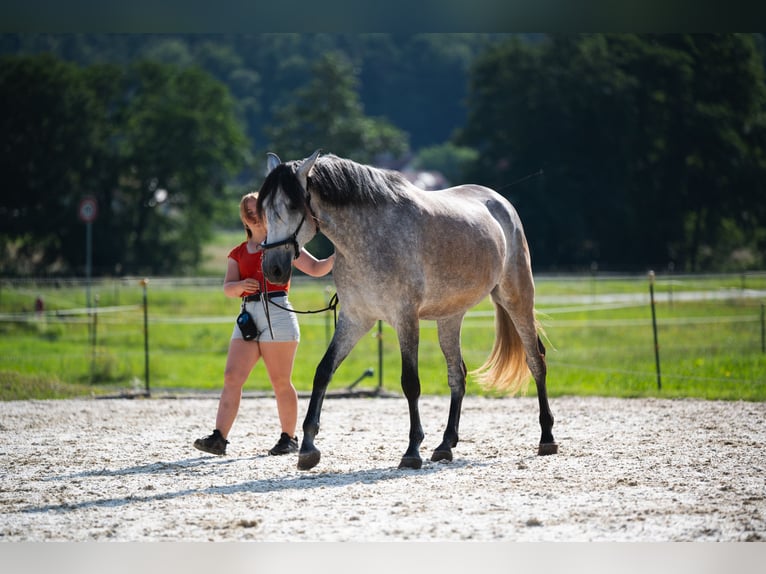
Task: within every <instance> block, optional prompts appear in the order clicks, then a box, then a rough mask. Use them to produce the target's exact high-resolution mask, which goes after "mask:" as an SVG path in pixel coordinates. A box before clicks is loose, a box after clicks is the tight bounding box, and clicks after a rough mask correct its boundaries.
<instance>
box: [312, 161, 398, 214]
mask: <svg viewBox="0 0 766 574" xmlns="http://www.w3.org/2000/svg"><path fill="white" fill-rule="evenodd" d="M406 183H407V180H406V179H405V178H404V176H403V175H402V174H401V173H399V172H397V171H392V170H388V169H381V168H377V167H372V166H369V165H363V164H360V163H356V162H354V161H351V160H349V159H344V158H340V157H338V156H335V155H332V154H330V155H325V156H321V157H320V158H319V159H317V161H316V163H315V164H314V169H313V170H312V171H311V175H310V176H309V179H308V185H309V189H311V190H312V191H316V192H317V193H319V197H321V198H322V200H323V201H326V202H327V203H330V204H333V205H380V204H383V203H390V202H398V201H399V200H400V199H401V198H402V196H403V191H404V189H405V187H406Z"/></svg>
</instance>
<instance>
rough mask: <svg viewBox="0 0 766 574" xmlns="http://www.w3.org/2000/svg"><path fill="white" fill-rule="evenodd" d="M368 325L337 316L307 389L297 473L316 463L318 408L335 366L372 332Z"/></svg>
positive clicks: (322, 401) (320, 405)
mask: <svg viewBox="0 0 766 574" xmlns="http://www.w3.org/2000/svg"><path fill="white" fill-rule="evenodd" d="M372 325H373V322H372V321H367V322H362V321H357V323H356V325H355V324H354V322H353V321H350V320H348V319H347V318H345V317H344V316H343V314H342V313H341V317H340V319H339V320H338V325H337V327H336V330H335V334H334V335H333V338H332V341H331V342H330V346H329V347H328V348H327V351H326V352H325V354H324V356H323V357H322V360H321V361H319V365H318V366H317V370H316V372H315V373H314V385H313V387H312V389H311V399H310V400H309V407H308V410H307V411H306V418H305V419H304V420H303V439H302V441H301V448H300V451H299V452H298V469H299V470H309V469H311V468H314V467H315V466H316V465H317V464H318V463H319V459H320V458H321V452H320V451H319V449H318V448H317V447H316V446H315V445H314V439H315V438H316V436H317V434H319V418H320V416H321V414H322V404H323V403H324V397H325V394H326V393H327V387H328V385H329V384H330V380H331V379H332V376H333V374H334V373H335V371H336V370H337V368H338V366H339V365H340V364H341V363H342V362H343V360H344V359H345V358H346V357H347V356H348V354H349V353H350V352H351V349H353V348H354V345H356V343H357V342H358V341H359V339H361V338H362V336H363V335H364V334H365V333H366V332H367V331H369V330H370V329H371V328H372Z"/></svg>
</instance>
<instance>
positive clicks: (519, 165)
mask: <svg viewBox="0 0 766 574" xmlns="http://www.w3.org/2000/svg"><path fill="white" fill-rule="evenodd" d="M470 94H471V95H470V99H469V119H468V122H467V124H466V126H465V128H464V130H462V132H461V134H460V135H459V137H458V138H457V142H458V143H460V144H462V145H468V146H471V147H475V148H476V149H478V150H479V151H480V157H479V160H478V161H477V162H476V164H475V166H474V168H473V176H474V177H475V178H477V179H478V180H479V182H483V183H486V184H488V185H491V186H493V187H496V188H498V189H500V190H501V191H503V192H504V193H506V194H508V195H509V197H511V199H512V200H513V201H514V203H515V204H516V205H517V207H518V208H519V210H520V212H521V215H522V218H523V219H524V220H525V222H526V225H527V227H528V228H530V231H529V236H530V244H531V247H532V250H533V252H534V255H535V259H536V261H537V262H538V264H542V265H543V266H549V267H554V266H555V267H586V266H588V265H589V264H590V263H591V262H592V261H599V262H601V263H606V265H607V266H623V267H624V266H625V265H640V266H644V265H652V266H658V265H663V266H664V265H665V264H667V263H668V262H675V263H676V268H684V269H689V270H697V269H699V268H701V259H700V255H701V254H702V253H703V252H705V251H707V250H709V246H710V245H714V244H715V243H716V242H717V241H718V240H719V239H720V234H721V233H722V232H723V231H724V230H727V231H726V233H727V234H728V235H731V233H730V231H731V226H732V225H735V226H738V227H742V228H744V227H747V228H748V229H749V230H750V231H748V232H747V233H745V234H743V235H742V237H743V238H746V239H745V240H746V241H747V242H748V243H749V244H750V245H751V246H753V247H756V246H757V245H758V241H762V239H761V240H759V239H758V237H760V235H759V234H758V232H757V230H758V229H762V228H764V226H766V217H765V215H766V214H764V213H763V208H759V207H754V204H757V203H759V202H758V201H757V199H756V195H755V194H756V193H758V192H760V193H762V190H763V184H762V183H760V182H761V181H763V176H764V175H766V174H764V171H763V169H764V165H763V159H762V158H763V152H762V151H761V150H762V149H763V148H762V147H761V143H760V142H762V141H763V135H762V134H763V131H762V126H763V117H764V109H766V108H764V106H765V105H766V97H765V96H764V79H763V62H762V58H761V56H760V54H759V53H758V50H757V49H756V48H755V44H754V42H753V39H752V37H751V36H749V35H738V34H725V35H633V34H618V35H577V36H552V37H551V38H550V39H549V40H548V41H547V42H544V43H541V44H536V45H530V44H526V43H522V42H521V41H519V40H518V39H514V40H511V41H509V42H506V43H504V44H502V45H500V46H498V47H496V48H494V49H492V50H489V51H488V52H487V53H486V55H485V56H484V57H482V58H480V59H479V60H478V62H477V64H476V66H475V68H474V70H473V72H472V80H471V90H470ZM540 168H542V169H543V171H544V174H545V175H544V177H543V178H538V179H537V180H536V181H532V180H530V181H528V182H526V183H525V184H523V185H519V186H512V187H508V183H509V182H512V181H514V180H516V179H518V178H519V177H521V176H523V175H526V174H528V173H532V172H534V171H535V170H537V169H540ZM760 204H762V202H760ZM739 247H742V246H741V245H740V246H739ZM756 249H757V247H756ZM708 264H713V263H712V260H709V261H708ZM720 264H721V261H720V260H719V261H718V263H716V265H719V266H720Z"/></svg>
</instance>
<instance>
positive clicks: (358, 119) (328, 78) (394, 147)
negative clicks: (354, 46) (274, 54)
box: [267, 53, 408, 163]
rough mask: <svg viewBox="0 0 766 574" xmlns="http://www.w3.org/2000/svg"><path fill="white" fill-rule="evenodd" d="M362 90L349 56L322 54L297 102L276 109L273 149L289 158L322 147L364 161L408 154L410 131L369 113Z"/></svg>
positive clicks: (302, 155)
mask: <svg viewBox="0 0 766 574" xmlns="http://www.w3.org/2000/svg"><path fill="white" fill-rule="evenodd" d="M357 89H358V79H357V77H356V74H355V72H354V69H353V68H352V66H351V64H350V62H349V61H348V60H347V59H346V58H345V57H343V56H342V55H340V54H338V53H329V54H326V55H325V56H323V57H322V58H320V59H319V60H318V61H317V62H316V64H315V65H314V66H313V68H312V74H311V77H310V78H309V79H308V81H307V83H306V84H305V86H304V87H302V88H301V89H299V90H297V91H296V94H295V99H294V101H293V102H291V103H289V104H287V105H285V106H284V108H282V109H280V110H278V111H277V112H276V114H275V121H274V124H273V125H271V126H270V128H269V129H268V130H267V135H268V137H269V140H270V146H271V149H272V151H275V152H276V153H277V154H278V155H279V156H280V157H282V158H283V159H285V160H287V159H300V158H303V157H306V156H307V155H309V154H310V153H311V152H313V151H314V150H315V149H319V148H321V149H322V150H324V151H325V152H326V153H334V154H336V155H339V156H344V157H348V158H351V159H354V160H355V161H358V162H361V163H372V162H373V161H375V159H376V158H377V157H381V156H391V157H394V158H397V157H400V156H402V155H404V154H405V153H406V152H407V150H408V144H407V138H406V135H405V134H404V133H403V132H402V131H400V130H398V129H397V128H395V127H394V126H393V125H391V124H390V123H388V122H387V121H385V120H383V119H378V118H370V117H368V116H365V115H364V110H363V107H362V104H361V102H360V101H359V94H358V92H357Z"/></svg>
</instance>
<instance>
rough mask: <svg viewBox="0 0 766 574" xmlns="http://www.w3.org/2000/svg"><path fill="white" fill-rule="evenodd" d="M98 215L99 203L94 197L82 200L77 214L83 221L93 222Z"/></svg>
mask: <svg viewBox="0 0 766 574" xmlns="http://www.w3.org/2000/svg"><path fill="white" fill-rule="evenodd" d="M96 215H98V204H97V203H96V199H95V198H93V197H86V198H84V199H83V200H82V201H80V205H79V206H78V208H77V216H78V217H79V218H80V220H81V221H83V222H85V223H91V222H93V221H94V220H95V219H96Z"/></svg>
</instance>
